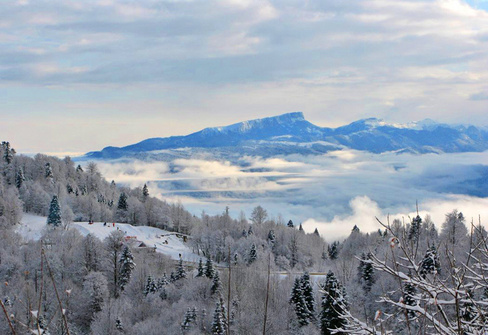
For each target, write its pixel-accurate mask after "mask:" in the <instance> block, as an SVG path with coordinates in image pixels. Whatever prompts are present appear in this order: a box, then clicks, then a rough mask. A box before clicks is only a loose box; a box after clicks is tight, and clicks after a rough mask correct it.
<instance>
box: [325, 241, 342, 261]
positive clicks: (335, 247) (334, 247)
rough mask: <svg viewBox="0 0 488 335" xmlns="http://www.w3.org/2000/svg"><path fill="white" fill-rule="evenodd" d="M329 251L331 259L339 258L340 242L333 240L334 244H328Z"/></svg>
mask: <svg viewBox="0 0 488 335" xmlns="http://www.w3.org/2000/svg"><path fill="white" fill-rule="evenodd" d="M327 251H328V253H329V258H330V259H332V260H334V259H337V256H338V255H339V242H337V241H336V242H332V244H330V245H329V246H328V248H327Z"/></svg>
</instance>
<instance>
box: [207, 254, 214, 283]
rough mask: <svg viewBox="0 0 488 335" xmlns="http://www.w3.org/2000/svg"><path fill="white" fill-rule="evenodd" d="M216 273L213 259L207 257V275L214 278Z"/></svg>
mask: <svg viewBox="0 0 488 335" xmlns="http://www.w3.org/2000/svg"><path fill="white" fill-rule="evenodd" d="M214 274H215V270H214V268H213V262H212V259H211V258H210V257H209V258H207V262H206V263H205V277H207V278H210V279H212V278H213V276H214Z"/></svg>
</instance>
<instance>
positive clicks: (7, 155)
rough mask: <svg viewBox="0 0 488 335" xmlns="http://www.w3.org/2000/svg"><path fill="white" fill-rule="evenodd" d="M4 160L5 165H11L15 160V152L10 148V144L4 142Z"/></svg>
mask: <svg viewBox="0 0 488 335" xmlns="http://www.w3.org/2000/svg"><path fill="white" fill-rule="evenodd" d="M2 149H3V160H4V161H5V163H7V165H8V164H10V163H12V160H13V159H14V153H15V150H14V149H11V148H10V142H2Z"/></svg>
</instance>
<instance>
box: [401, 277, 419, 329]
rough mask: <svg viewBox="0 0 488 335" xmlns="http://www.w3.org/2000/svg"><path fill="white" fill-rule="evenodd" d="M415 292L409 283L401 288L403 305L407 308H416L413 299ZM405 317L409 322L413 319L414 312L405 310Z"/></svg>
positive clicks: (415, 302)
mask: <svg viewBox="0 0 488 335" xmlns="http://www.w3.org/2000/svg"><path fill="white" fill-rule="evenodd" d="M416 291H417V290H416V289H415V286H414V285H412V284H411V283H410V282H407V283H405V286H404V288H403V303H404V304H405V305H407V306H416V305H417V300H416V299H415V294H416V293H417V292H416ZM407 317H408V319H409V320H413V319H415V311H413V310H410V309H409V310H407Z"/></svg>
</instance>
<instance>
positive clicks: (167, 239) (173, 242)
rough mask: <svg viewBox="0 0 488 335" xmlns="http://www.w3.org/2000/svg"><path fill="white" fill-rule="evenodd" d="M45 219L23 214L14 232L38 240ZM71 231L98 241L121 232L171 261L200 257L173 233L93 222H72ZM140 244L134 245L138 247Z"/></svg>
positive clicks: (192, 259)
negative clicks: (152, 248) (90, 236)
mask: <svg viewBox="0 0 488 335" xmlns="http://www.w3.org/2000/svg"><path fill="white" fill-rule="evenodd" d="M46 219H47V218H46V217H43V216H36V215H32V214H25V213H24V215H23V217H22V222H21V225H20V226H19V227H18V228H17V229H16V231H17V232H18V233H19V234H21V235H22V236H23V237H24V238H25V239H27V240H38V239H39V238H41V236H42V232H43V229H45V228H46ZM70 228H71V229H73V228H74V229H77V230H78V231H79V232H80V233H81V234H82V235H83V236H86V235H88V234H93V235H94V236H96V237H98V238H99V239H100V240H102V241H103V240H104V239H105V238H106V237H107V236H109V235H110V233H111V232H113V231H114V230H117V229H119V230H121V231H123V232H124V233H125V235H126V236H132V237H133V239H134V240H137V241H140V242H144V244H146V245H147V247H156V251H158V252H160V253H163V254H165V255H168V256H169V257H171V258H172V259H175V260H177V259H179V257H180V255H181V257H182V258H183V260H184V261H187V262H198V260H199V259H200V256H198V255H196V254H194V253H192V251H191V249H190V248H189V247H188V245H187V243H185V242H183V238H180V237H177V236H176V234H175V233H173V232H169V231H166V230H162V229H158V228H154V227H146V226H132V225H130V224H126V223H115V226H113V224H112V222H110V223H108V222H107V226H104V225H103V222H95V223H93V224H88V222H74V223H72V224H71V225H70ZM139 244H140V243H137V242H136V243H134V245H139Z"/></svg>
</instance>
